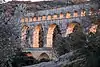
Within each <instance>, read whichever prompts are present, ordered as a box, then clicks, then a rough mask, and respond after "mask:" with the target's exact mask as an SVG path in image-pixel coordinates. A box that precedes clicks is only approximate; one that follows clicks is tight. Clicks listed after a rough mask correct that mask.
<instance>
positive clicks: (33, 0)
mask: <svg viewBox="0 0 100 67" xmlns="http://www.w3.org/2000/svg"><path fill="white" fill-rule="evenodd" d="M5 1H6V2H8V1H12V0H5ZM18 1H32V2H36V1H50V0H18Z"/></svg>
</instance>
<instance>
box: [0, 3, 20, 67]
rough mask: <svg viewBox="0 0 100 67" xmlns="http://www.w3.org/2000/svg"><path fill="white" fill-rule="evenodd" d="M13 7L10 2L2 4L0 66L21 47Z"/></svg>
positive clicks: (0, 17) (0, 16)
mask: <svg viewBox="0 0 100 67" xmlns="http://www.w3.org/2000/svg"><path fill="white" fill-rule="evenodd" d="M14 10H15V8H13V7H12V5H11V4H9V5H8V4H3V6H2V15H0V67H5V62H6V61H7V60H8V59H10V57H11V56H12V55H15V54H16V51H19V49H21V46H20V41H21V40H20V34H19V33H20V30H19V28H18V27H19V23H18V22H17V23H16V19H15V18H16V17H15V16H14Z"/></svg>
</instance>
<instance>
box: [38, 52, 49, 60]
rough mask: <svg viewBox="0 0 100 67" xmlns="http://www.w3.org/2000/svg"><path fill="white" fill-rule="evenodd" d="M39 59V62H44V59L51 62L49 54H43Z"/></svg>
mask: <svg viewBox="0 0 100 67" xmlns="http://www.w3.org/2000/svg"><path fill="white" fill-rule="evenodd" d="M38 59H39V60H42V59H45V60H49V59H50V58H49V56H48V54H46V53H42V54H41V55H40V56H39V58H38Z"/></svg>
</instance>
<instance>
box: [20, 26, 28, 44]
mask: <svg viewBox="0 0 100 67" xmlns="http://www.w3.org/2000/svg"><path fill="white" fill-rule="evenodd" d="M28 34H29V27H28V26H26V25H24V26H23V27H22V31H21V41H22V42H24V43H25V44H26V43H28V40H27V38H28Z"/></svg>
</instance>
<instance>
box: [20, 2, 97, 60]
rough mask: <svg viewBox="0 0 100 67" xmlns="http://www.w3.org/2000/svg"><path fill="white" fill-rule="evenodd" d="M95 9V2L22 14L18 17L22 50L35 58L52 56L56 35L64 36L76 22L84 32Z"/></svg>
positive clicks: (71, 29) (50, 57)
mask: <svg viewBox="0 0 100 67" xmlns="http://www.w3.org/2000/svg"><path fill="white" fill-rule="evenodd" d="M97 10H98V5H97V4H95V3H85V4H79V5H71V6H67V7H62V8H56V9H49V10H41V11H37V12H34V13H32V12H31V13H26V14H24V15H23V16H21V18H20V22H21V25H22V47H23V48H24V49H25V50H23V51H27V52H31V53H32V55H33V57H35V58H36V59H41V58H43V57H44V58H49V59H52V58H54V54H53V52H52V47H53V40H54V38H55V37H56V35H57V34H61V35H62V37H65V36H66V35H67V34H68V33H71V32H72V31H73V28H74V26H75V25H76V24H80V25H81V26H82V27H83V32H86V31H87V29H88V27H89V25H90V24H91V21H90V20H91V17H92V16H94V15H96V14H95V11H97ZM73 21H75V22H77V23H72V22H73ZM69 28H70V30H69V31H68V30H67V29H69Z"/></svg>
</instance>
